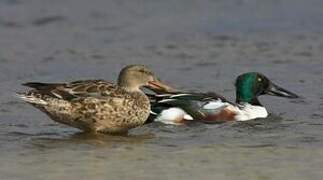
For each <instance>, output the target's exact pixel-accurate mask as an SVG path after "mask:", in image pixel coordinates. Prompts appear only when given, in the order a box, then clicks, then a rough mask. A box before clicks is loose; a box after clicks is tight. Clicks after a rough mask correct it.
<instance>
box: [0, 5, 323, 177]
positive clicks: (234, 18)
mask: <svg viewBox="0 0 323 180" xmlns="http://www.w3.org/2000/svg"><path fill="white" fill-rule="evenodd" d="M321 17H323V2H321V1H318V0H311V1H305V0H295V1H288V0H286V1H276V0H269V1H266V2H262V3H260V2H258V1H256V0H248V1H247V0H235V1H230V2H228V1H222V0H218V1H199V2H195V1H176V2H173V1H142V0H140V1H139V0H135V1H131V2H126V1H104V0H101V1H99V0H96V1H91V2H90V1H76V0H69V1H49V0H42V1H40V0H32V1H28V2H25V1H20V0H0V37H1V39H0V47H1V48H0V82H1V86H0V102H1V105H0V162H1V163H0V179H33V180H37V179H90V178H91V179H248V180H249V179H264V180H265V179H266V180H267V179H294V180H296V179H321V177H322V175H323V172H322V168H323V160H322V159H323V158H322V157H323V111H322V110H323V92H322V83H323V36H322V32H323V23H322V20H321V19H322V18H321ZM134 63H136V64H137V63H139V64H146V65H148V66H149V67H150V68H151V69H153V70H154V71H155V72H156V74H158V75H159V76H160V78H161V79H163V80H165V81H167V82H169V83H172V84H174V85H176V86H177V87H179V88H183V89H188V90H196V91H216V92H218V93H221V94H223V95H225V96H226V97H228V98H229V99H230V100H234V98H235V97H234V85H233V83H234V79H235V77H236V76H237V75H239V74H241V73H243V72H247V71H258V72H262V73H264V74H266V75H267V76H268V77H270V78H271V79H272V80H273V81H274V82H276V83H277V84H279V85H281V86H283V87H286V88H287V89H289V90H291V91H294V92H295V93H297V94H299V95H301V96H302V97H303V98H302V99H299V100H286V99H280V98H276V97H269V96H266V97H265V96H264V97H261V102H262V103H263V104H264V105H265V106H266V107H267V108H268V110H269V111H270V112H271V113H272V114H271V115H270V117H269V118H266V119H262V120H255V121H250V122H245V123H228V124H218V125H207V124H193V125H190V126H187V127H174V126H165V125H161V124H158V123H154V124H150V125H146V126H143V127H140V128H136V129H134V130H132V131H131V132H130V136H129V137H118V136H93V135H87V134H82V133H80V132H79V131H78V130H76V129H73V128H69V127H67V126H64V125H60V124H57V123H54V122H53V121H51V120H50V119H49V118H48V117H47V116H46V115H44V114H42V113H41V112H39V111H38V110H36V109H34V108H33V107H31V106H30V105H28V104H25V103H23V102H21V101H20V100H19V99H17V98H15V97H14V96H13V94H14V92H17V91H22V90H23V89H24V88H23V87H21V86H20V84H21V83H23V82H25V81H49V82H57V81H72V80H78V79H95V78H100V79H102V78H103V79H107V80H111V81H114V80H115V79H116V76H117V74H118V71H119V69H120V68H121V67H123V66H124V65H126V64H134Z"/></svg>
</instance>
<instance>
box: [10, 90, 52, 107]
mask: <svg viewBox="0 0 323 180" xmlns="http://www.w3.org/2000/svg"><path fill="white" fill-rule="evenodd" d="M15 96H16V97H18V98H20V99H22V100H23V101H26V102H28V103H30V104H35V105H47V104H48V103H47V102H46V101H44V100H43V99H41V98H40V97H37V96H35V95H34V94H26V93H16V94H15Z"/></svg>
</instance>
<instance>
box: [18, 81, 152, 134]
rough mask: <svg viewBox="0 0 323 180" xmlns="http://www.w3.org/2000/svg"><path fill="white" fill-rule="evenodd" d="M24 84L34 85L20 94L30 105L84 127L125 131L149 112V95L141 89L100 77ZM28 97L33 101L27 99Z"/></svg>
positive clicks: (73, 125) (141, 122)
mask: <svg viewBox="0 0 323 180" xmlns="http://www.w3.org/2000/svg"><path fill="white" fill-rule="evenodd" d="M24 85H26V86H29V87H32V88H35V89H33V90H31V91H29V92H26V93H25V94H22V96H24V97H27V98H28V97H29V102H30V103H31V104H32V105H34V106H35V107H37V108H39V109H40V110H42V111H43V112H45V113H46V114H48V115H49V117H51V118H52V119H53V120H55V121H57V122H60V123H63V124H67V125H69V126H72V127H76V128H79V129H82V130H84V131H93V132H104V133H120V132H125V131H127V130H128V129H129V128H133V127H136V126H139V125H142V124H143V123H144V122H145V120H146V119H147V118H148V116H149V112H150V103H149V99H148V97H146V96H145V95H144V93H142V92H140V91H138V92H128V91H126V90H125V89H123V88H121V87H118V86H116V85H114V84H112V83H110V82H106V81H103V80H85V81H75V82H71V83H61V84H46V83H26V84H24ZM31 98H34V100H35V101H36V102H35V101H34V102H31V101H30V99H31ZM25 99H26V98H25ZM26 101H27V102H28V100H26ZM37 101H38V103H37ZM40 102H43V103H40ZM120 112H122V113H120Z"/></svg>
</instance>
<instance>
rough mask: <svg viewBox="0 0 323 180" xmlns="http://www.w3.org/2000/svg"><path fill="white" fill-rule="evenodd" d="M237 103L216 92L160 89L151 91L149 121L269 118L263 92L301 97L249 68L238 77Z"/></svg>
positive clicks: (175, 121) (181, 121)
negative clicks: (166, 91) (260, 99)
mask: <svg viewBox="0 0 323 180" xmlns="http://www.w3.org/2000/svg"><path fill="white" fill-rule="evenodd" d="M235 86H236V103H232V102H230V101H228V100H226V99H225V98H224V97H222V96H219V95H218V94H216V93H183V92H172V93H170V94H169V93H168V94H161V93H157V94H155V95H151V94H150V95H149V96H150V99H151V103H152V114H151V116H150V118H149V121H160V122H163V123H166V124H183V123H185V122H187V121H189V120H200V121H203V122H223V121H247V120H251V119H256V118H266V117H267V116H268V112H267V110H266V108H265V107H264V106H262V105H261V104H260V102H259V100H258V96H260V95H265V94H267V95H272V96H280V97H285V98H298V96H297V95H296V94H294V93H292V92H289V91H287V90H285V89H283V88H281V87H279V86H278V85H276V84H274V83H273V82H271V81H270V80H269V79H268V78H267V77H265V76H264V75H263V74H260V73H257V72H249V73H245V74H242V75H240V76H239V77H238V78H237V79H236V83H235Z"/></svg>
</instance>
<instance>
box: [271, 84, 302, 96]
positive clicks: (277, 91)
mask: <svg viewBox="0 0 323 180" xmlns="http://www.w3.org/2000/svg"><path fill="white" fill-rule="evenodd" d="M266 94H268V95H272V96H280V97H285V98H299V96H298V95H297V94H295V93H292V92H290V91H288V90H286V89H284V88H282V87H279V86H278V85H276V84H273V83H271V84H270V87H269V89H268V90H267V91H266Z"/></svg>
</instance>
